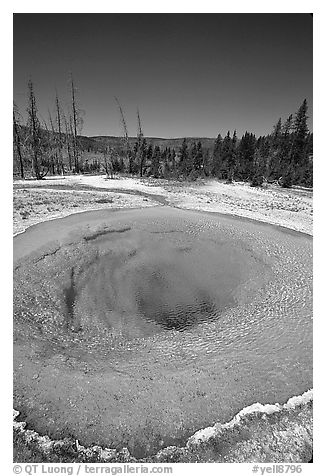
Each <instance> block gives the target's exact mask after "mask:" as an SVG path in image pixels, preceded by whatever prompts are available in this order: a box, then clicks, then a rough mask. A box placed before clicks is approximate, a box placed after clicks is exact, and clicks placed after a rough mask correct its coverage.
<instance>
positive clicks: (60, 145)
mask: <svg viewBox="0 0 326 476" xmlns="http://www.w3.org/2000/svg"><path fill="white" fill-rule="evenodd" d="M55 109H56V125H57V143H58V160H59V165H60V173H61V174H62V175H64V172H65V169H64V164H63V136H62V116H61V106H60V102H59V97H58V92H57V91H56V95H55Z"/></svg>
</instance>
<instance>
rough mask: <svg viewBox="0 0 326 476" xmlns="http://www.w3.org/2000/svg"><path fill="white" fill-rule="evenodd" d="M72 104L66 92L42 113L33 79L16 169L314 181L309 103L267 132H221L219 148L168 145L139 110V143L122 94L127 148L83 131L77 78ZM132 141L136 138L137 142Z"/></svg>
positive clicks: (17, 130)
mask: <svg viewBox="0 0 326 476" xmlns="http://www.w3.org/2000/svg"><path fill="white" fill-rule="evenodd" d="M70 97H71V100H70V107H69V108H68V110H67V111H64V110H63V108H62V106H61V103H60V100H59V97H58V94H56V96H55V101H54V108H53V109H54V112H53V113H52V114H51V113H50V112H49V117H48V121H45V120H44V119H43V121H41V120H40V119H39V116H38V111H37V105H36V99H35V94H34V87H33V83H32V82H31V81H30V82H29V84H28V107H27V123H26V124H23V123H22V118H21V116H20V114H19V112H18V109H17V107H16V106H15V105H14V115H13V126H14V160H15V162H14V172H16V173H17V172H18V173H19V175H20V176H21V177H22V178H24V177H25V176H26V173H27V174H28V175H30V174H31V175H33V176H34V177H36V178H37V179H41V178H43V177H44V176H45V175H46V174H53V175H54V174H65V173H103V172H104V173H106V174H107V175H108V176H113V175H114V174H115V173H128V174H132V175H139V176H140V177H143V176H151V177H155V178H166V179H170V178H174V179H186V180H195V179H197V178H199V177H216V178H218V179H221V180H225V181H226V182H228V183H231V182H232V181H234V180H237V181H248V182H250V184H251V185H252V186H259V185H262V184H263V183H264V182H277V183H279V184H280V185H282V186H283V187H290V186H291V185H294V184H296V185H303V186H308V187H311V186H312V183H313V166H312V154H313V135H312V133H310V132H309V130H308V126H307V119H308V116H307V101H306V100H304V101H303V103H302V105H301V106H300V108H299V109H298V111H297V113H296V114H295V116H293V115H292V114H291V115H290V116H289V117H288V118H287V119H286V120H285V121H284V122H282V120H281V119H279V121H278V122H277V124H276V125H275V126H274V129H273V131H272V132H271V133H270V134H268V135H266V136H259V137H256V136H255V134H253V133H251V132H246V133H245V134H244V135H243V136H242V137H241V138H239V137H238V136H237V133H236V131H234V132H233V134H232V135H231V133H230V132H228V133H227V134H226V135H225V137H222V135H221V134H218V136H217V138H216V140H215V142H214V147H213V148H208V147H203V146H202V143H201V141H193V142H192V143H191V144H189V139H184V140H183V143H182V145H181V147H178V148H174V147H160V146H158V145H154V144H152V143H151V140H150V138H146V137H145V135H144V131H143V127H142V122H141V118H140V113H139V111H137V138H136V140H133V141H131V140H130V138H129V134H128V128H127V122H126V120H125V116H124V112H123V109H122V106H121V104H120V103H119V101H118V99H117V98H116V102H117V106H118V110H119V113H120V118H121V125H122V131H123V133H122V137H121V141H120V144H119V146H114V147H113V146H112V145H110V144H108V143H106V142H105V138H103V141H101V140H93V141H92V140H90V139H87V138H85V137H83V136H81V135H80V132H81V129H82V113H81V109H80V108H79V107H78V104H77V98H76V88H75V85H74V81H73V78H72V77H71V81H70ZM131 142H132V143H131Z"/></svg>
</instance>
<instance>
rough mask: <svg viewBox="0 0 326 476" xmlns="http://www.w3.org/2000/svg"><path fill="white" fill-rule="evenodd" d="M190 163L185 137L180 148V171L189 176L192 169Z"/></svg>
mask: <svg viewBox="0 0 326 476" xmlns="http://www.w3.org/2000/svg"><path fill="white" fill-rule="evenodd" d="M190 165H191V164H190V156H189V151H188V146H187V141H186V139H183V142H182V145H181V149H180V159H179V169H180V172H181V173H182V174H183V175H185V176H187V175H188V173H189V172H190V170H191V167H190Z"/></svg>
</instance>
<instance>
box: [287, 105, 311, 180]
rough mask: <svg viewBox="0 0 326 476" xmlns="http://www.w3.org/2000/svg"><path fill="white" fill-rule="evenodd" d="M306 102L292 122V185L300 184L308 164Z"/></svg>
mask: <svg viewBox="0 0 326 476" xmlns="http://www.w3.org/2000/svg"><path fill="white" fill-rule="evenodd" d="M307 109H308V105H307V100H306V99H305V100H304V101H303V103H302V104H301V106H300V108H299V110H298V112H297V114H296V116H295V120H294V127H293V144H292V156H291V162H292V165H293V169H294V183H300V182H301V181H302V179H303V176H304V172H305V169H306V167H307V165H308V163H309V159H308V153H307V145H308V126H307V120H308V116H307Z"/></svg>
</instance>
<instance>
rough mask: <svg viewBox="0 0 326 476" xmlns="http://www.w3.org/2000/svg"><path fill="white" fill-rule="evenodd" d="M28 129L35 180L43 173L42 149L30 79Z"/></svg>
mask: <svg viewBox="0 0 326 476" xmlns="http://www.w3.org/2000/svg"><path fill="white" fill-rule="evenodd" d="M28 91H29V95H28V108H27V113H28V123H27V124H28V130H29V139H30V146H31V149H32V170H33V174H34V175H35V177H36V179H37V180H41V179H42V178H43V177H44V175H42V174H41V172H40V164H39V161H40V160H41V156H42V151H41V127H40V121H39V119H38V117H37V107H36V100H35V94H34V86H33V82H32V81H31V80H29V81H28Z"/></svg>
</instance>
